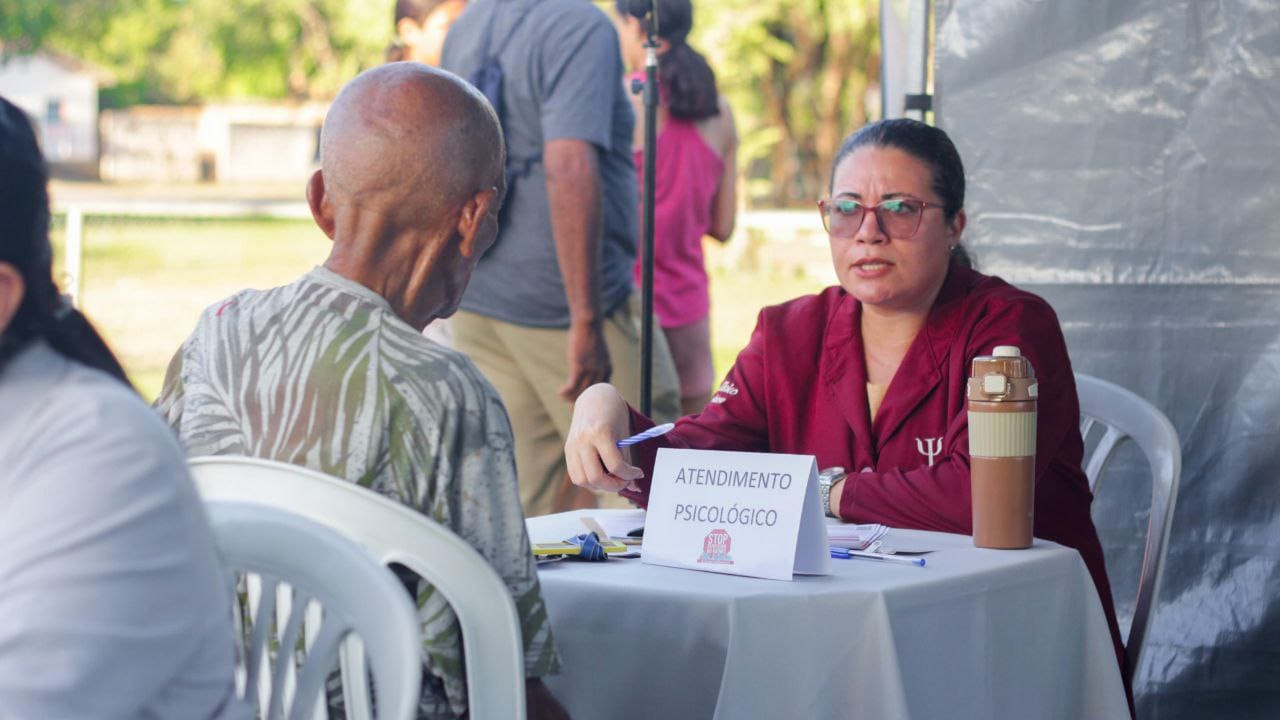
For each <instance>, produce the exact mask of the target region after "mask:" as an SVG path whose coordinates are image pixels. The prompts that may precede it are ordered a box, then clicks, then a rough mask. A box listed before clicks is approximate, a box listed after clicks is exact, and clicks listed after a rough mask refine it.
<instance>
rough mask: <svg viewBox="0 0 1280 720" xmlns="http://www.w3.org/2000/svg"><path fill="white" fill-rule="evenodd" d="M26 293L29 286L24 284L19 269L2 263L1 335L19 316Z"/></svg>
mask: <svg viewBox="0 0 1280 720" xmlns="http://www.w3.org/2000/svg"><path fill="white" fill-rule="evenodd" d="M26 293H27V284H26V283H25V282H23V280H22V273H19V272H18V268H16V267H14V266H12V265H10V264H9V263H7V262H0V334H3V333H4V331H5V330H8V329H9V323H11V322H13V316H14V315H17V314H18V308H19V307H21V306H22V298H23V297H24V296H25V295H26Z"/></svg>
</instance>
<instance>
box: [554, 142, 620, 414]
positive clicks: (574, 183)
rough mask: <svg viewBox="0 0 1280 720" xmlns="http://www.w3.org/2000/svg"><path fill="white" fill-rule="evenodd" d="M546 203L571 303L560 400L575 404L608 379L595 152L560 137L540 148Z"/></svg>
mask: <svg viewBox="0 0 1280 720" xmlns="http://www.w3.org/2000/svg"><path fill="white" fill-rule="evenodd" d="M543 163H544V166H545V167H546V173H547V203H548V207H549V209H550V213H551V233H552V236H553V237H554V238H555V246H556V261H557V262H558V263H559V265H560V275H561V276H562V278H563V279H564V291H565V298H566V300H567V301H568V304H569V343H568V348H567V350H566V353H567V359H568V363H569V377H568V379H567V380H566V381H565V384H564V385H563V386H562V387H561V388H560V390H559V392H560V396H561V397H563V398H564V399H565V400H567V401H569V402H573V400H574V399H575V398H577V397H578V395H579V394H581V393H582V391H583V390H586V389H587V388H588V387H590V386H591V385H594V384H595V383H598V382H603V381H605V380H608V379H609V373H610V370H611V366H610V363H609V350H608V348H607V347H606V346H605V343H604V330H603V323H604V314H603V312H602V311H601V308H600V237H601V232H602V230H601V221H600V213H601V197H600V193H601V182H600V169H599V166H598V163H599V161H598V160H597V158H596V148H595V147H594V146H593V145H591V143H588V142H585V141H583V140H571V139H567V138H561V139H557V140H550V141H548V142H547V143H546V144H545V145H544V146H543Z"/></svg>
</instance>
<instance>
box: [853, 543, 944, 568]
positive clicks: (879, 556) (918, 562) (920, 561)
mask: <svg viewBox="0 0 1280 720" xmlns="http://www.w3.org/2000/svg"><path fill="white" fill-rule="evenodd" d="M831 557H833V558H836V559H839V560H852V559H854V558H866V559H867V560H883V561H884V562H896V563H906V564H907V565H915V566H917V567H924V558H922V557H899V556H897V555H886V554H884V553H875V552H867V551H866V550H850V549H846V548H838V547H833V548H831Z"/></svg>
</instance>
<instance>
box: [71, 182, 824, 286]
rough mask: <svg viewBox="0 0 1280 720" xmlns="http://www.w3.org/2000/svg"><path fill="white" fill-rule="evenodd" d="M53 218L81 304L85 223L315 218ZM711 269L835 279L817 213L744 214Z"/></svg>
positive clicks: (184, 207)
mask: <svg viewBox="0 0 1280 720" xmlns="http://www.w3.org/2000/svg"><path fill="white" fill-rule="evenodd" d="M54 214H55V215H61V216H63V217H65V219H66V245H65V253H66V258H65V264H64V273H65V277H64V279H63V288H64V292H66V293H67V294H69V295H70V296H71V298H72V301H73V302H74V303H76V304H77V305H78V304H79V299H80V295H81V290H82V288H83V286H84V248H85V243H86V242H92V238H86V235H85V220H86V219H87V218H90V217H95V218H177V219H192V220H200V219H211V218H216V219H235V220H250V219H257V218H264V219H274V220H279V219H284V220H310V219H311V211H310V210H309V209H308V208H307V206H306V204H305V203H301V202H294V201H270V200H209V201H198V200H193V201H172V200H168V201H145V200H140V201H86V202H74V203H66V204H56V205H55V207H54ZM707 263H708V265H710V266H712V267H725V268H728V269H742V270H755V269H758V268H764V267H772V268H776V269H780V270H782V271H783V272H791V273H795V274H804V275H807V276H812V277H815V278H819V279H828V280H834V276H833V275H832V270H831V259H830V256H829V254H828V250H827V239H826V235H825V233H824V232H823V230H822V225H821V223H820V222H819V219H818V213H817V211H816V210H743V211H741V212H739V213H738V223H737V227H736V229H735V230H734V233H733V236H732V237H731V238H730V239H729V242H728V243H726V244H725V245H724V246H722V247H720V246H718V244H714V243H708V244H707Z"/></svg>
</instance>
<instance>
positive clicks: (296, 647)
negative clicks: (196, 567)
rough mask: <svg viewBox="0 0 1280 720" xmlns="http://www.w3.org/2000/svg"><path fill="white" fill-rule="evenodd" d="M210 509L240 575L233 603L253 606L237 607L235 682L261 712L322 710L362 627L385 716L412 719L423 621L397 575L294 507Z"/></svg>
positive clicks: (224, 551)
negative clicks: (346, 649) (328, 685)
mask: <svg viewBox="0 0 1280 720" xmlns="http://www.w3.org/2000/svg"><path fill="white" fill-rule="evenodd" d="M205 507H206V509H207V511H208V514H209V520H210V523H211V524H212V526H213V532H214V537H215V540H216V542H217V546H218V549H219V551H220V553H221V556H222V560H223V563H224V564H225V566H226V567H227V568H228V570H230V571H231V573H230V574H231V575H232V576H233V577H234V578H235V580H236V581H235V582H234V583H233V587H234V588H235V590H236V592H237V603H236V606H237V608H244V606H245V605H247V610H243V611H239V610H238V611H237V612H236V620H237V626H238V628H239V629H240V633H238V634H239V636H240V638H239V640H240V642H241V644H242V647H241V653H242V654H241V658H240V662H241V663H243V665H242V667H240V668H238V673H237V674H238V685H239V688H238V689H239V690H240V691H241V692H242V693H243V695H244V697H245V698H246V699H248V700H249V701H250V702H251V703H252V704H253V705H254V706H255V707H257V708H258V714H259V716H260V717H262V718H267V719H268V720H276V719H277V718H286V717H287V718H290V720H303V719H304V718H306V719H310V718H313V717H317V716H320V715H321V714H322V713H323V709H322V704H321V701H322V699H323V697H324V690H325V679H326V678H327V677H328V675H329V673H330V672H332V671H333V670H334V669H336V668H337V666H338V657H339V648H340V647H341V646H342V644H343V643H344V642H345V641H346V640H347V639H348V638H349V637H351V636H352V634H355V635H357V636H359V637H360V638H361V640H362V644H363V647H364V648H365V649H366V652H367V653H368V658H369V664H370V666H371V668H372V670H373V678H374V683H375V687H376V688H377V693H378V717H379V718H380V719H382V718H385V719H386V720H410V719H411V718H413V717H414V716H415V714H416V712H417V707H418V697H419V691H420V687H419V685H420V683H421V679H422V660H421V656H420V654H419V651H418V647H419V644H418V642H417V632H418V624H417V618H416V617H415V614H414V610H413V604H412V603H411V602H410V601H409V598H408V596H407V595H406V594H405V592H404V587H403V586H402V585H401V584H400V581H399V580H397V579H396V577H395V575H393V574H392V573H391V572H390V571H389V570H387V569H386V568H384V567H382V566H380V565H379V564H378V563H377V562H376V561H374V559H373V558H372V557H370V556H369V554H368V553H366V552H365V551H364V550H362V549H361V548H360V547H358V546H357V545H355V544H354V543H352V542H351V541H350V540H348V539H346V538H343V537H342V536H341V535H340V534H339V533H336V532H334V531H333V530H331V529H329V528H327V527H324V526H323V525H321V524H319V523H316V522H313V521H311V520H308V519H306V518H304V517H301V516H299V515H296V514H294V513H290V512H286V511H284V510H281V509H279V508H273V507H266V506H263V505H257V504H250V503H239V502H208V503H206V504H205ZM241 592H243V593H244V597H243V598H241V597H240V595H239V593H241ZM242 599H243V602H244V605H241V600H242ZM304 621H305V624H306V627H305V629H304ZM303 633H305V635H306V637H305V638H300V635H303ZM300 639H301V640H303V642H299V640H300Z"/></svg>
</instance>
